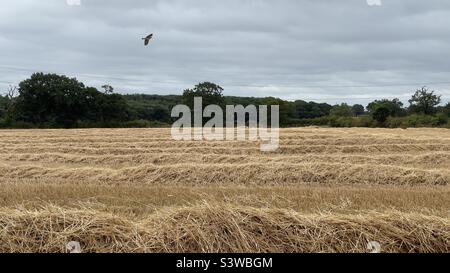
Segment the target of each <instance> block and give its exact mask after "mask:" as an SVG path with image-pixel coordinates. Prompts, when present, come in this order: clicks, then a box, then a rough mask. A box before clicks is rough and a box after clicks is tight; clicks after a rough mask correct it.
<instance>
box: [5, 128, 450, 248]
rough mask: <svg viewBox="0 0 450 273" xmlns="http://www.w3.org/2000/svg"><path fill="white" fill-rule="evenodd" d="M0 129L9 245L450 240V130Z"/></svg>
mask: <svg viewBox="0 0 450 273" xmlns="http://www.w3.org/2000/svg"><path fill="white" fill-rule="evenodd" d="M280 143H281V147H280V149H279V150H278V151H277V152H274V153H263V152H261V151H260V150H259V143H258V142H237V141H236V142H175V141H172V140H171V137H170V130H168V129H123V130H122V129H92V130H2V131H0V148H1V149H0V156H1V157H0V252H61V251H64V250H65V249H64V248H65V243H66V242H68V241H70V240H77V241H80V242H81V243H82V246H83V249H84V251H89V252H366V251H367V249H366V244H367V242H368V241H373V240H375V241H378V242H380V243H381V244H382V247H383V251H388V252H450V184H449V183H450V131H449V130H446V129H408V130H400V129H398V130H397V129H394V130H387V129H325V128H302V129H283V130H282V131H281V142H280Z"/></svg>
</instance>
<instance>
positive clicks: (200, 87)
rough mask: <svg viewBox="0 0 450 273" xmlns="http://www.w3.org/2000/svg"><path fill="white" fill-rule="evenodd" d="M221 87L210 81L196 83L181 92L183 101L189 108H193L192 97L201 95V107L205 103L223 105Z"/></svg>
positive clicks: (205, 104)
mask: <svg viewBox="0 0 450 273" xmlns="http://www.w3.org/2000/svg"><path fill="white" fill-rule="evenodd" d="M222 92H223V88H222V87H220V86H219V85H217V84H215V83H211V82H203V83H199V84H197V85H196V86H195V87H194V88H193V89H186V90H184V92H183V102H184V104H186V105H187V106H189V107H190V108H191V109H193V108H194V97H202V101H203V107H205V106H207V105H212V104H215V105H219V106H221V107H224V106H225V104H224V102H225V100H224V97H223V94H222Z"/></svg>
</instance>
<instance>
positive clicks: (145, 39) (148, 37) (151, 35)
mask: <svg viewBox="0 0 450 273" xmlns="http://www.w3.org/2000/svg"><path fill="white" fill-rule="evenodd" d="M152 38H153V34H150V35H148V36H147V37H145V38H144V41H145V42H144V44H145V45H148V43H150V40H151V39H152Z"/></svg>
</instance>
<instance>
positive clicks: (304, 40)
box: [0, 0, 450, 103]
mask: <svg viewBox="0 0 450 273" xmlns="http://www.w3.org/2000/svg"><path fill="white" fill-rule="evenodd" d="M2 5H3V6H2V9H1V10H0V18H2V19H1V20H0V59H1V60H2V61H1V63H0V89H4V88H5V87H6V86H7V84H8V83H12V84H14V83H17V82H19V81H20V80H22V79H24V78H26V77H28V76H29V75H30V74H31V73H32V72H33V71H44V72H56V73H64V74H67V75H69V76H76V77H78V78H79V79H80V80H83V81H84V82H86V84H88V85H92V86H96V87H99V86H101V85H102V84H104V83H109V84H112V85H113V86H115V87H116V90H120V91H121V92H123V93H131V92H144V93H159V94H179V93H181V92H182V90H183V89H185V88H188V87H191V86H192V85H194V84H196V83H197V82H199V81H205V80H209V81H215V82H217V83H219V84H221V85H222V86H223V87H224V88H225V94H228V95H247V96H269V95H271V96H278V97H282V98H286V99H306V100H320V101H327V102H331V103H334V102H340V101H348V102H358V103H367V102H368V101H370V100H372V99H375V98H380V97H400V98H401V99H403V100H406V99H407V96H408V95H409V94H410V93H411V92H412V91H413V90H414V88H416V87H420V86H421V85H423V84H425V83H430V84H431V85H430V87H431V88H434V89H437V90H438V91H439V92H440V93H441V94H443V95H444V98H445V99H447V100H448V99H449V98H450V83H447V82H450V77H449V75H450V64H449V62H448V61H447V60H448V59H449V58H450V50H448V48H449V45H450V37H449V35H448V34H449V33H450V2H449V1H446V0H441V1H439V0H428V1H423V0H420V1H419V0H408V1H406V0H384V1H383V6H381V7H369V6H368V5H367V4H366V1H365V0H348V1H347V0H346V1H340V0H302V1H300V0H281V1H271V0H245V1H242V0H241V1H238V0H228V1H219V0H164V1H149V0H131V1H123V0H82V5H81V6H68V5H67V4H66V2H65V0H46V1H33V0H3V1H2ZM149 32H153V33H155V39H154V41H152V44H151V45H150V47H148V48H145V47H143V45H142V41H141V40H140V38H141V37H142V36H144V35H145V34H147V33H149ZM416 85H417V86H416Z"/></svg>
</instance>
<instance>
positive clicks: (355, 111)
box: [352, 104, 365, 117]
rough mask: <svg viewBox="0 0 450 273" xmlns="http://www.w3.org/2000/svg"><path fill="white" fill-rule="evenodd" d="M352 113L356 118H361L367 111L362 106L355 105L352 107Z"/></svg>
mask: <svg viewBox="0 0 450 273" xmlns="http://www.w3.org/2000/svg"><path fill="white" fill-rule="evenodd" d="M352 112H353V115H354V116H357V117H358V116H361V115H364V113H365V110H364V106H362V105H361V104H355V105H353V106H352Z"/></svg>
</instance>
